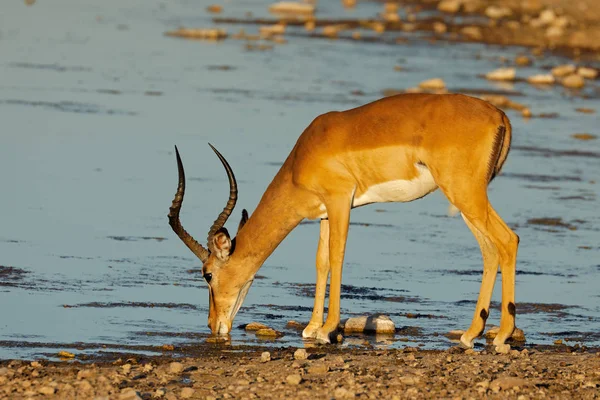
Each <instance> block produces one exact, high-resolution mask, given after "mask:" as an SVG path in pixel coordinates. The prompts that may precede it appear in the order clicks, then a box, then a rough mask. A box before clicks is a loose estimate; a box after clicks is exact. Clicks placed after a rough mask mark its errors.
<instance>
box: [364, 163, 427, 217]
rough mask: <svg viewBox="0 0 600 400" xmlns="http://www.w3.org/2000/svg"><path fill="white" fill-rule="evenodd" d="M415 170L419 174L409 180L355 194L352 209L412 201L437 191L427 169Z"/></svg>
mask: <svg viewBox="0 0 600 400" xmlns="http://www.w3.org/2000/svg"><path fill="white" fill-rule="evenodd" d="M417 170H418V171H419V174H418V175H417V176H416V177H415V178H413V179H411V180H404V179H399V180H395V181H388V182H383V183H379V184H377V185H374V186H371V187H369V188H367V190H366V191H365V192H364V193H360V194H357V195H356V196H355V197H354V201H353V202H352V207H359V206H362V205H365V204H370V203H386V202H392V201H400V202H407V201H412V200H416V199H419V198H421V197H423V196H425V195H426V194H428V193H431V192H433V191H434V190H435V189H437V187H438V186H437V184H436V183H435V181H434V180H433V176H432V175H431V172H429V169H428V168H427V167H425V166H424V165H417Z"/></svg>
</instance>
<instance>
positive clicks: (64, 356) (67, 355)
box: [58, 351, 75, 358]
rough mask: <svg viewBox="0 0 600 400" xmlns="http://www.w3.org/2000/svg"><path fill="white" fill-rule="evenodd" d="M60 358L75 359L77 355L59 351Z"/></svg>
mask: <svg viewBox="0 0 600 400" xmlns="http://www.w3.org/2000/svg"><path fill="white" fill-rule="evenodd" d="M58 357H60V358H75V354H73V353H69V352H68V351H59V352H58Z"/></svg>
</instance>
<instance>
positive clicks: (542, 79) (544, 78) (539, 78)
mask: <svg viewBox="0 0 600 400" xmlns="http://www.w3.org/2000/svg"><path fill="white" fill-rule="evenodd" d="M527 82H529V83H533V84H536V85H551V84H553V83H554V82H555V79H554V76H553V75H551V74H537V75H532V76H530V77H528V78H527Z"/></svg>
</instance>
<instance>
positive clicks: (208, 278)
mask: <svg viewBox="0 0 600 400" xmlns="http://www.w3.org/2000/svg"><path fill="white" fill-rule="evenodd" d="M204 279H205V280H206V283H210V280H211V279H212V274H211V273H210V272H208V273H206V274H204Z"/></svg>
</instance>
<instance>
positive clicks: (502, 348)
mask: <svg viewBox="0 0 600 400" xmlns="http://www.w3.org/2000/svg"><path fill="white" fill-rule="evenodd" d="M495 346H496V353H498V354H508V352H509V351H510V344H506V343H504V344H497V345H495Z"/></svg>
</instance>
